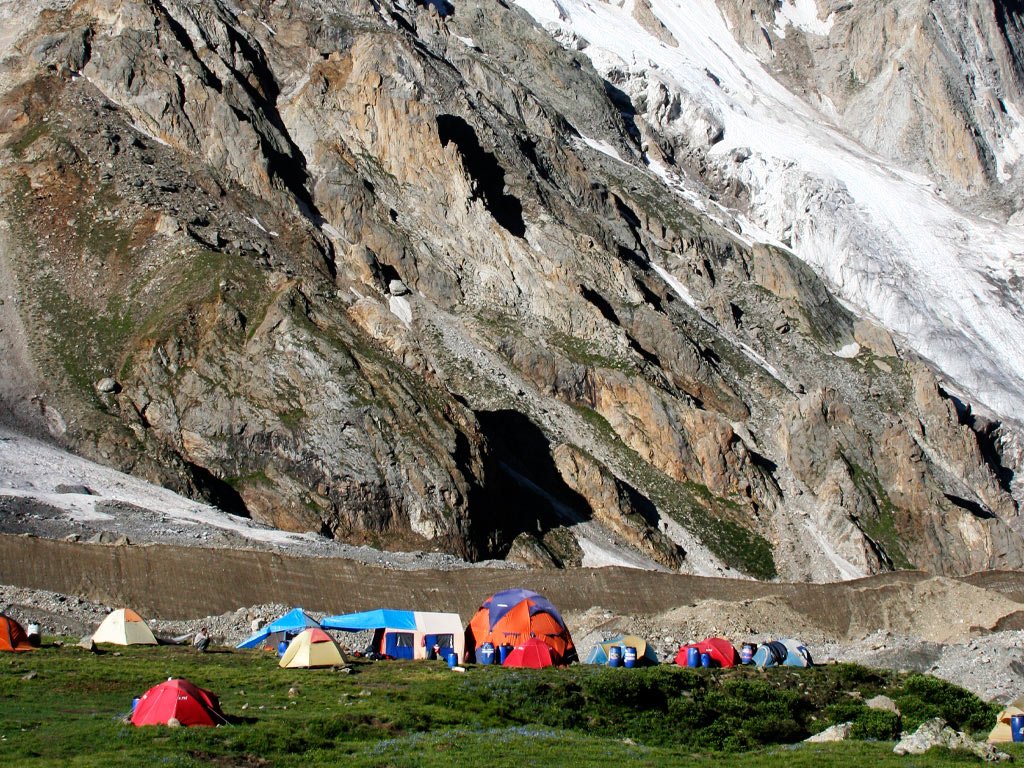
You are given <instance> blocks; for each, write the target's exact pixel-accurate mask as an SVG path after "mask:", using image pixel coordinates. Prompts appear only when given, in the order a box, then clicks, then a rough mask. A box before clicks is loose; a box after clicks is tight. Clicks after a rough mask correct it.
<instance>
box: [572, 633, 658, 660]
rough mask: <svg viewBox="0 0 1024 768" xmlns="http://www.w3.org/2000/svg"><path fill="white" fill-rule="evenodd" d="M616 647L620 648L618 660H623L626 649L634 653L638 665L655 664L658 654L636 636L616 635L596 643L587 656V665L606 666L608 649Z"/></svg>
mask: <svg viewBox="0 0 1024 768" xmlns="http://www.w3.org/2000/svg"><path fill="white" fill-rule="evenodd" d="M613 645H617V646H619V648H620V651H619V653H620V658H623V657H624V656H625V653H626V648H632V649H633V650H635V651H636V655H637V659H636V661H637V663H638V664H640V665H646V664H657V663H658V654H657V653H656V652H655V651H654V649H653V648H651V646H649V645H648V644H647V641H646V640H643V639H642V638H639V637H637V636H636V635H617V636H615V637H612V638H610V639H608V640H605V641H603V642H600V643H598V644H597V645H595V646H594V647H593V649H592V650H591V651H590V654H589V655H588V656H587V662H586V663H587V664H607V663H608V652H609V649H610V648H611V647H612V646H613Z"/></svg>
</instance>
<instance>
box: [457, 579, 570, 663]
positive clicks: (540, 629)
mask: <svg viewBox="0 0 1024 768" xmlns="http://www.w3.org/2000/svg"><path fill="white" fill-rule="evenodd" d="M530 638H537V639H538V640H540V641H542V642H543V643H545V644H546V645H547V646H548V647H549V648H551V651H552V658H553V661H554V663H556V664H569V663H570V662H573V661H576V648H575V646H574V645H573V644H572V636H571V635H570V634H569V630H568V629H567V628H566V626H565V622H564V621H563V620H562V617H561V615H560V614H559V613H558V609H557V608H555V606H554V605H552V604H551V602H550V601H549V600H548V599H547V598H546V597H544V596H543V595H539V594H537V593H536V592H531V591H530V590H528V589H507V590H505V591H504V592H497V593H495V594H493V595H491V596H490V597H489V598H487V599H486V600H484V603H483V605H482V606H480V610H478V611H477V612H476V614H475V615H474V616H473V618H472V619H471V620H470V622H469V626H468V627H466V650H467V651H469V650H470V649H473V650H478V649H479V648H480V646H481V645H483V644H484V643H493V644H494V646H495V647H498V646H500V645H513V646H518V645H523V644H524V643H525V642H526V641H527V640H529V639H530Z"/></svg>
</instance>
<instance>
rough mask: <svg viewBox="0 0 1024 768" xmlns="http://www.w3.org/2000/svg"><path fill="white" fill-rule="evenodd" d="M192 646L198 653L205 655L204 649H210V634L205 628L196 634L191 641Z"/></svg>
mask: <svg viewBox="0 0 1024 768" xmlns="http://www.w3.org/2000/svg"><path fill="white" fill-rule="evenodd" d="M192 645H193V646H194V647H195V649H196V650H197V651H199V652H200V653H206V649H207V648H209V647H210V633H209V631H208V630H207V629H206V627H203V628H202V629H200V630H199V631H198V632H196V636H195V638H194V639H193V640H192Z"/></svg>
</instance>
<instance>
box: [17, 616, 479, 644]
mask: <svg viewBox="0 0 1024 768" xmlns="http://www.w3.org/2000/svg"><path fill="white" fill-rule="evenodd" d="M459 631H460V632H461V631H462V627H459ZM31 650H33V648H32V646H31V645H29V642H28V635H26V634H25V629H24V628H23V627H22V626H21V624H19V623H18V622H16V621H15V620H14V619H12V618H11V617H10V616H7V615H6V614H3V613H0V651H31Z"/></svg>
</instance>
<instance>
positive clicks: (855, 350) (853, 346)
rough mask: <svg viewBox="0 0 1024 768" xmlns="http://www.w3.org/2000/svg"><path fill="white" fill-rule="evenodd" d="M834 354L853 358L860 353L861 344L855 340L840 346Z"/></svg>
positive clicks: (849, 358)
mask: <svg viewBox="0 0 1024 768" xmlns="http://www.w3.org/2000/svg"><path fill="white" fill-rule="evenodd" d="M832 354H833V355H835V356H836V357H843V358H846V359H847V360H852V359H853V358H855V357H856V356H857V355H859V354H860V344H858V343H857V342H855V341H852V342H850V343H849V344H846V345H845V346H843V347H840V348H839V349H837V350H836V351H835V352H833V353H832Z"/></svg>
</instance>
